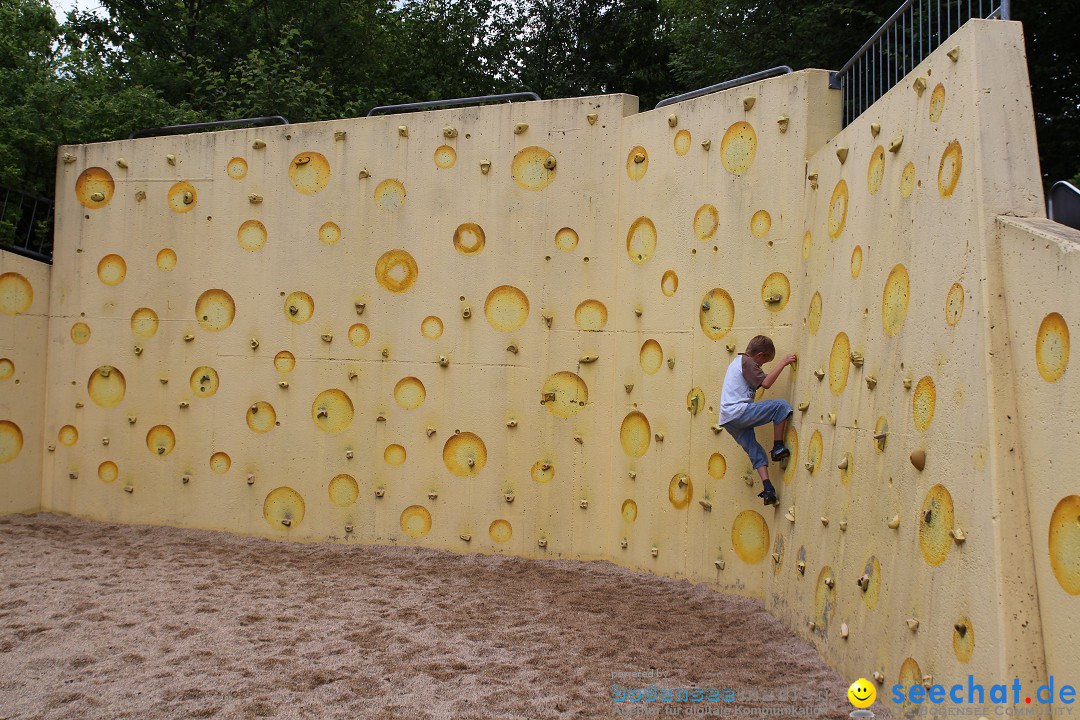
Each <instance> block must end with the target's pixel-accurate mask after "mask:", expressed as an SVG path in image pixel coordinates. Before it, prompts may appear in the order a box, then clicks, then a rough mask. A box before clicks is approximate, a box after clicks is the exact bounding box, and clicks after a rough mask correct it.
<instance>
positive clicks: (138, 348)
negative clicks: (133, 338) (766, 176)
mask: <svg viewBox="0 0 1080 720" xmlns="http://www.w3.org/2000/svg"><path fill="white" fill-rule="evenodd" d="M135 354H136V355H142V345H136V346H135Z"/></svg>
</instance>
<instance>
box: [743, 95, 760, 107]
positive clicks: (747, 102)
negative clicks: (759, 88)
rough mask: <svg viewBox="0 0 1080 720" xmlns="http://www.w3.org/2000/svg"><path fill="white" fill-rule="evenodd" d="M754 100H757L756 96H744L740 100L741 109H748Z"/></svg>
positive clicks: (752, 105)
mask: <svg viewBox="0 0 1080 720" xmlns="http://www.w3.org/2000/svg"><path fill="white" fill-rule="evenodd" d="M755 100H757V98H755V97H752V96H751V97H744V98H743V100H742V109H743V110H749V109H750V108H752V107H754V101H755Z"/></svg>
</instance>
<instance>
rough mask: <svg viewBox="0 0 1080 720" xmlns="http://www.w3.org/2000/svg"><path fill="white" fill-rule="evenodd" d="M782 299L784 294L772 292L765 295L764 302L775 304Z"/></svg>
mask: <svg viewBox="0 0 1080 720" xmlns="http://www.w3.org/2000/svg"><path fill="white" fill-rule="evenodd" d="M783 300H784V296H783V295H781V294H780V293H773V294H772V295H766V296H765V302H767V303H769V304H770V305H775V304H776V303H778V302H783Z"/></svg>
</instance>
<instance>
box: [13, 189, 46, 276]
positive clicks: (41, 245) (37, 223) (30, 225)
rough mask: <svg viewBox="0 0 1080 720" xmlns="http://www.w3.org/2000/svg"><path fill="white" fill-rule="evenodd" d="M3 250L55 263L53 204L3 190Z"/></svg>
mask: <svg viewBox="0 0 1080 720" xmlns="http://www.w3.org/2000/svg"><path fill="white" fill-rule="evenodd" d="M0 194H3V198H4V200H3V205H0V250H7V251H8V252H13V253H15V254H16V255H22V256H24V257H28V258H33V259H34V260H40V261H41V262H43V263H48V264H50V265H51V264H52V244H53V201H52V200H49V199H48V198H43V197H38V196H37V195H31V194H30V193H27V192H23V191H21V190H14V189H12V188H5V187H0Z"/></svg>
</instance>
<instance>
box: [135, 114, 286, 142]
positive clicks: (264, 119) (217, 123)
mask: <svg viewBox="0 0 1080 720" xmlns="http://www.w3.org/2000/svg"><path fill="white" fill-rule="evenodd" d="M275 123H276V124H278V125H288V124H289V121H288V120H286V119H285V118H283V117H282V116H281V115H263V116H261V117H253V118H239V119H237V120H214V121H211V122H198V123H187V124H186V125H166V126H165V127H159V128H147V129H145V130H136V131H135V132H133V133H131V134H130V135H128V140H134V139H135V138H139V137H150V136H153V135H175V134H176V133H181V132H184V131H185V130H205V129H206V128H212V127H230V126H232V125H272V124H275Z"/></svg>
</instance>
